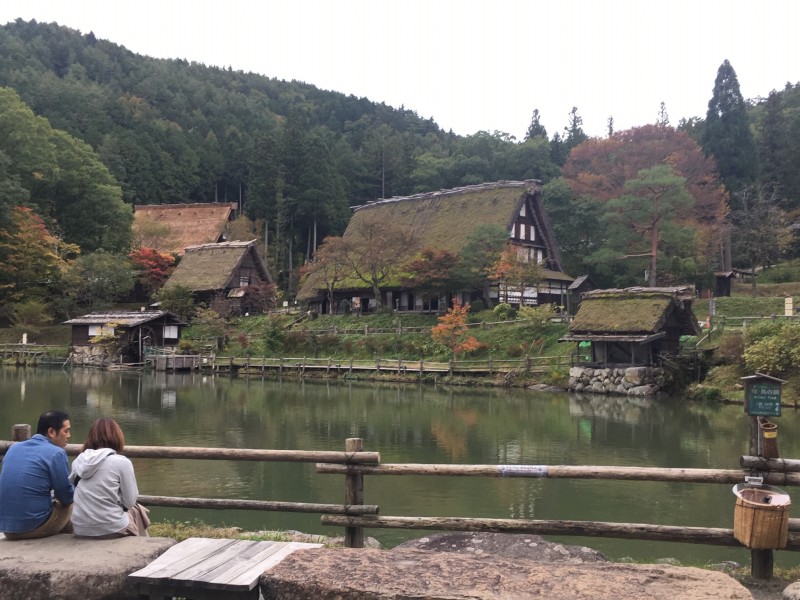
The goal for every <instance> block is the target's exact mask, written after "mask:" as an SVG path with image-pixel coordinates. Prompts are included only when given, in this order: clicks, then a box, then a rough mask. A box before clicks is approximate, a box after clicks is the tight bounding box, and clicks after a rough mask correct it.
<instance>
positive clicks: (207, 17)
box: [0, 0, 800, 140]
mask: <svg viewBox="0 0 800 600" xmlns="http://www.w3.org/2000/svg"><path fill="white" fill-rule="evenodd" d="M17 18H22V19H24V20H30V19H36V20H37V21H40V22H53V21H54V22H57V23H58V24H60V25H66V26H68V27H71V28H73V29H77V30H80V31H81V32H82V33H88V32H89V31H93V32H94V34H95V35H96V36H97V37H98V38H102V39H107V40H110V41H112V42H114V43H117V44H120V45H123V46H125V47H126V48H128V49H129V50H132V51H134V52H137V53H139V54H144V55H148V56H153V57H159V58H184V59H187V60H189V61H197V62H200V63H204V64H206V65H217V66H222V67H228V66H230V67H232V68H233V69H234V70H243V71H252V72H255V73H260V74H263V75H267V76H270V77H277V78H279V79H287V80H292V79H296V80H300V81H305V82H307V83H311V84H314V85H316V86H317V87H320V88H323V89H329V90H335V91H338V92H342V93H345V94H354V95H356V96H366V97H367V98H369V99H370V100H373V101H376V102H385V103H386V104H389V105H391V106H395V107H399V106H405V108H407V109H411V110H414V111H416V112H417V113H418V114H419V115H420V116H422V117H425V118H428V117H433V119H434V120H435V121H436V122H437V123H438V124H439V125H440V126H441V127H442V128H444V129H445V130H448V129H452V130H453V131H455V132H456V133H458V134H461V135H469V134H472V133H475V132H477V131H480V130H484V131H489V132H493V131H502V132H506V133H510V134H511V135H514V136H516V137H517V138H518V139H520V140H521V139H522V138H523V137H524V135H525V130H526V129H527V127H528V124H529V123H530V120H531V114H532V112H533V109H534V108H538V109H539V111H540V113H541V116H542V123H543V124H544V125H545V127H546V128H547V131H548V134H549V135H550V136H551V137H552V135H553V133H555V132H562V131H563V128H564V126H565V125H566V124H567V119H568V115H569V112H570V110H571V109H572V107H573V106H576V107H577V108H578V113H579V114H580V115H581V116H582V117H583V125H584V130H585V131H586V132H587V133H588V134H590V135H604V134H605V132H606V129H607V125H606V122H607V120H608V117H610V116H613V118H614V128H615V130H621V129H626V128H628V127H632V126H636V125H643V124H646V123H653V122H655V121H656V118H657V117H658V112H659V106H660V104H661V102H664V103H665V104H666V109H667V112H668V114H669V117H670V122H671V123H672V124H673V125H676V124H677V123H678V121H679V120H680V119H681V118H690V117H693V116H700V117H705V112H706V108H707V105H708V100H709V99H710V98H711V92H712V89H713V86H714V78H715V76H716V73H717V69H718V68H719V65H720V64H721V63H722V61H723V60H724V59H726V58H727V59H728V60H729V61H730V62H731V64H732V65H733V68H734V69H735V70H736V73H737V76H738V79H739V83H740V85H741V90H742V95H743V96H744V97H745V98H755V97H758V96H767V94H769V92H770V90H772V89H781V88H783V86H784V85H785V84H786V82H792V83H797V82H798V81H800V35H798V26H799V24H800V1H798V0H763V1H762V2H760V3H757V2H752V1H748V2H744V1H741V0H661V1H651V0H610V1H606V0H584V1H578V0H527V1H525V0H480V1H478V0H402V1H400V0H394V1H391V2H390V1H384V0H225V1H220V0H157V1H156V0H135V1H128V2H124V1H123V0H1V1H0V23H6V22H8V21H13V20H14V19H17Z"/></svg>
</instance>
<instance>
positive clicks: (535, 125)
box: [525, 108, 547, 140]
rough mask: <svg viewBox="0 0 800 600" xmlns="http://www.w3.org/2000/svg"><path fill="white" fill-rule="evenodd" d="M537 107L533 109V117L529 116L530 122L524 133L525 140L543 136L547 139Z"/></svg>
mask: <svg viewBox="0 0 800 600" xmlns="http://www.w3.org/2000/svg"><path fill="white" fill-rule="evenodd" d="M540 119H541V117H540V115H539V109H538V108H536V109H534V110H533V117H531V124H530V125H529V126H528V131H527V133H525V140H532V139H534V138H536V137H543V138H544V139H547V129H545V128H544V125H542V123H541V120H540Z"/></svg>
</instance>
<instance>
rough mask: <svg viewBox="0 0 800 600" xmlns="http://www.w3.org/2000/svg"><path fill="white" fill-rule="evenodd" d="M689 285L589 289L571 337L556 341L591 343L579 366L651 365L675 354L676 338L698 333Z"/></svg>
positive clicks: (571, 331) (571, 325) (576, 317)
mask: <svg viewBox="0 0 800 600" xmlns="http://www.w3.org/2000/svg"><path fill="white" fill-rule="evenodd" d="M693 301H694V288H693V287H664V288H645V287H631V288H626V289H610V290H593V291H590V292H586V293H585V294H583V297H582V300H581V304H580V308H579V309H578V314H577V315H575V318H574V319H573V321H572V323H570V326H569V334H568V335H567V336H565V337H563V338H561V339H560V340H559V341H562V342H590V343H591V348H592V352H591V356H588V355H586V356H583V358H582V359H581V361H580V362H581V363H582V364H587V365H588V364H591V365H597V366H603V367H607V366H630V365H651V364H655V363H656V362H658V359H659V356H660V355H661V354H675V353H677V351H678V348H679V344H680V337H681V336H683V335H698V334H699V333H700V328H699V326H698V324H697V317H696V316H695V315H694V312H693V311H692V303H693Z"/></svg>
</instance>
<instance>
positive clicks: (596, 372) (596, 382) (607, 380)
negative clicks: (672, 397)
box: [569, 367, 665, 396]
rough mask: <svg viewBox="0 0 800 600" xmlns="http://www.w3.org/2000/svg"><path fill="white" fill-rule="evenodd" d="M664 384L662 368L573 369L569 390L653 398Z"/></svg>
mask: <svg viewBox="0 0 800 600" xmlns="http://www.w3.org/2000/svg"><path fill="white" fill-rule="evenodd" d="M664 383H665V378H664V369H663V368H661V367H627V368H606V369H595V368H592V367H572V368H570V370H569V389H570V391H573V392H586V393H590V394H622V395H625V396H652V395H653V394H655V393H656V392H658V391H659V390H660V389H661V388H662V387H664Z"/></svg>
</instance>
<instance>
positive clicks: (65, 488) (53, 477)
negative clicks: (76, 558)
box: [0, 410, 75, 540]
mask: <svg viewBox="0 0 800 600" xmlns="http://www.w3.org/2000/svg"><path fill="white" fill-rule="evenodd" d="M70 435H71V430H70V423H69V415H67V413H64V412H60V411H56V410H54V411H50V412H46V413H44V414H43V415H42V416H41V417H39V423H38V425H37V427H36V435H34V436H33V437H32V438H30V439H28V440H25V441H24V442H17V443H16V444H12V445H11V447H10V448H9V449H8V451H7V452H6V455H5V458H4V459H3V463H2V468H0V531H2V532H3V533H4V534H5V536H6V539H8V540H25V539H33V538H42V537H47V536H50V535H55V534H57V533H71V532H72V524H71V523H70V514H71V513H72V496H73V494H74V493H75V488H74V487H73V486H72V483H70V481H69V463H68V461H67V453H66V451H65V450H64V447H65V446H66V445H67V442H68V441H69V438H70Z"/></svg>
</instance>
